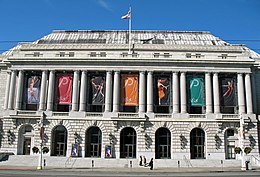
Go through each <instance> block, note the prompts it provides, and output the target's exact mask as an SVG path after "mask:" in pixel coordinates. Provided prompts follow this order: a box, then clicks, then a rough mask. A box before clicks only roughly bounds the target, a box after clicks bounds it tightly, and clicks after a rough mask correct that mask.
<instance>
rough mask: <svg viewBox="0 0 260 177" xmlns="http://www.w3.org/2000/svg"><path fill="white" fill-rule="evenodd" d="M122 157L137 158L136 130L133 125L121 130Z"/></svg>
mask: <svg viewBox="0 0 260 177" xmlns="http://www.w3.org/2000/svg"><path fill="white" fill-rule="evenodd" d="M120 158H136V131H135V129H134V128H132V127H125V128H123V129H122V130H121V132H120Z"/></svg>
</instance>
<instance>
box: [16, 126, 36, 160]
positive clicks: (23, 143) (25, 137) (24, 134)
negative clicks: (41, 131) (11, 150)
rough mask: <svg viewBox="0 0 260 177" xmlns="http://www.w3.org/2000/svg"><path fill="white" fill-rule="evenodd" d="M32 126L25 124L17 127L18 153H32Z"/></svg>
mask: <svg viewBox="0 0 260 177" xmlns="http://www.w3.org/2000/svg"><path fill="white" fill-rule="evenodd" d="M33 143H34V128H33V127H32V125H29V124H25V125H22V126H21V127H20V129H19V134H18V146H17V154H18V155H30V154H31V153H32V151H31V150H32V147H33V146H34V144H33Z"/></svg>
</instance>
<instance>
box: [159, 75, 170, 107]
mask: <svg viewBox="0 0 260 177" xmlns="http://www.w3.org/2000/svg"><path fill="white" fill-rule="evenodd" d="M157 86H158V104H159V105H170V93H171V87H170V79H169V78H167V77H159V78H158V80H157Z"/></svg>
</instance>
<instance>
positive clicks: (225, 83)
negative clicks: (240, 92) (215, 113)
mask: <svg viewBox="0 0 260 177" xmlns="http://www.w3.org/2000/svg"><path fill="white" fill-rule="evenodd" d="M234 82H235V81H234V79H233V78H221V91H220V92H221V95H220V96H221V105H223V106H235V105H236V102H235V101H236V100H235V84H234Z"/></svg>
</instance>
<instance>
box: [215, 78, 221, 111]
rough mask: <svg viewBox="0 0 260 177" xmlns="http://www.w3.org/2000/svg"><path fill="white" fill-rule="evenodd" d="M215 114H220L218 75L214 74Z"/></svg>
mask: <svg viewBox="0 0 260 177" xmlns="http://www.w3.org/2000/svg"><path fill="white" fill-rule="evenodd" d="M213 97H214V113H216V114H217V113H220V102H219V81H218V73H214V74H213Z"/></svg>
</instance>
